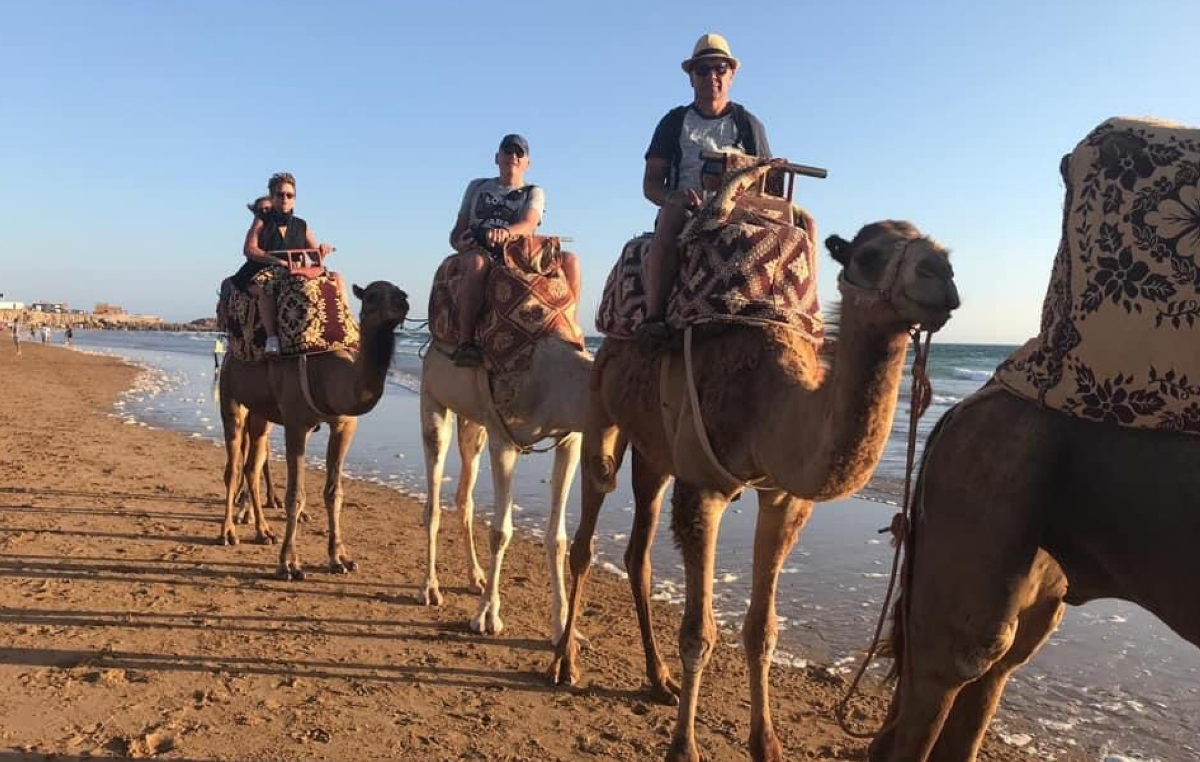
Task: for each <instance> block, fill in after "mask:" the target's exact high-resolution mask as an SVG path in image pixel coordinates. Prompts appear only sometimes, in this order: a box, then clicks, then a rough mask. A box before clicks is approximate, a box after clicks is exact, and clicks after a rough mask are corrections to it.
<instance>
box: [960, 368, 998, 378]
mask: <svg viewBox="0 0 1200 762" xmlns="http://www.w3.org/2000/svg"><path fill="white" fill-rule="evenodd" d="M950 377H951V378H960V379H964V380H968V381H987V380H988V379H989V378H991V377H992V371H991V370H979V369H977V368H951V369H950Z"/></svg>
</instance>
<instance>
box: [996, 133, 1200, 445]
mask: <svg viewBox="0 0 1200 762" xmlns="http://www.w3.org/2000/svg"><path fill="white" fill-rule="evenodd" d="M1061 171H1062V177H1063V181H1064V183H1065V184H1066V202H1065V203H1064V204H1063V226H1062V239H1061V241H1060V242H1059V247H1058V254H1057V256H1056V257H1055V259H1054V268H1053V270H1052V271H1051V273H1050V286H1049V288H1048V289H1047V291H1046V299H1045V302H1044V303H1043V306H1042V325H1041V331H1040V333H1039V334H1038V335H1037V336H1036V337H1035V338H1033V339H1030V340H1029V341H1028V342H1027V343H1026V344H1025V345H1024V346H1023V347H1021V348H1020V349H1018V350H1017V351H1016V352H1014V353H1013V354H1012V355H1011V356H1009V358H1008V359H1006V360H1005V361H1004V362H1003V363H1002V364H1001V365H1000V366H999V367H998V368H997V369H996V373H995V380H997V381H999V382H1000V383H1001V384H1003V385H1004V386H1005V387H1006V388H1007V389H1009V390H1010V391H1012V392H1013V393H1014V394H1017V395H1019V396H1021V397H1025V398H1027V399H1030V400H1033V401H1035V402H1037V403H1038V404H1039V405H1042V406H1044V407H1046V408H1049V409H1051V410H1057V411H1060V412H1063V413H1067V414H1069V415H1073V416H1076V417H1078V418H1083V419H1086V420H1089V421H1101V422H1105V423H1111V424H1117V425H1119V426H1128V427H1134V428H1144V429H1155V430H1161V431H1175V432H1185V433H1188V434H1200V325H1197V323H1200V263H1198V262H1197V260H1198V259H1200V129H1191V128H1186V127H1182V126H1180V125H1176V124H1171V123H1168V122H1159V121H1149V120H1139V119H1109V120H1108V121H1106V122H1104V123H1103V124H1101V125H1100V126H1099V127H1097V128H1096V129H1095V130H1093V131H1092V132H1091V134H1089V135H1088V136H1087V137H1086V138H1084V140H1083V142H1082V143H1080V144H1079V145H1078V146H1077V147H1076V148H1075V150H1074V151H1073V152H1071V153H1070V154H1069V155H1067V156H1066V157H1064V158H1063V160H1062V165H1061Z"/></svg>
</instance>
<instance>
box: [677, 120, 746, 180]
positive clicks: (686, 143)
mask: <svg viewBox="0 0 1200 762" xmlns="http://www.w3.org/2000/svg"><path fill="white" fill-rule="evenodd" d="M737 139H738V130H737V124H736V123H735V122H734V121H733V114H731V113H730V114H726V115H725V116H723V117H720V118H719V119H705V118H704V117H703V116H701V115H700V114H699V113H697V111H696V110H695V109H688V110H687V115H686V116H684V118H683V130H682V131H681V132H680V134H679V150H680V156H679V184H678V185H677V186H676V187H678V188H680V189H687V188H691V189H693V190H700V169H701V167H703V165H704V161H703V160H702V159H701V158H700V154H701V153H702V152H704V151H724V150H727V149H729V148H731V147H732V146H733V145H734V144H735V143H737Z"/></svg>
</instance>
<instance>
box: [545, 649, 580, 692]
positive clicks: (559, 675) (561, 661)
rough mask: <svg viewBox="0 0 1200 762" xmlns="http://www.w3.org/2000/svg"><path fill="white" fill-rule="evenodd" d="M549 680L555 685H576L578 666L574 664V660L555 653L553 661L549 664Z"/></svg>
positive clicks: (577, 682) (577, 681)
mask: <svg viewBox="0 0 1200 762" xmlns="http://www.w3.org/2000/svg"><path fill="white" fill-rule="evenodd" d="M550 680H551V682H553V683H554V684H555V685H562V686H567V687H570V686H573V685H578V684H579V668H578V667H576V666H575V660H574V659H568V658H566V657H565V656H563V655H561V654H556V655H555V657H554V662H553V663H552V664H551V665H550Z"/></svg>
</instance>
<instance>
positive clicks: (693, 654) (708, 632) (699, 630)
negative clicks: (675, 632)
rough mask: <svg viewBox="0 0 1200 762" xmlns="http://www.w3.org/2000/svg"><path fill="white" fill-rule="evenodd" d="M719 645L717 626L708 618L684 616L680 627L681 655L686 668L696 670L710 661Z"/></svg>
mask: <svg viewBox="0 0 1200 762" xmlns="http://www.w3.org/2000/svg"><path fill="white" fill-rule="evenodd" d="M716 645H717V628H716V627H715V626H713V623H712V622H710V621H708V620H707V619H706V618H698V617H689V616H687V615H685V616H684V618H683V624H682V625H681V626H680V628H679V656H680V658H681V659H682V660H683V665H684V669H688V670H695V669H698V668H699V667H702V666H703V665H704V664H705V663H707V662H708V657H710V656H711V655H712V652H713V648H715V647H716Z"/></svg>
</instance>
